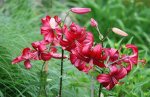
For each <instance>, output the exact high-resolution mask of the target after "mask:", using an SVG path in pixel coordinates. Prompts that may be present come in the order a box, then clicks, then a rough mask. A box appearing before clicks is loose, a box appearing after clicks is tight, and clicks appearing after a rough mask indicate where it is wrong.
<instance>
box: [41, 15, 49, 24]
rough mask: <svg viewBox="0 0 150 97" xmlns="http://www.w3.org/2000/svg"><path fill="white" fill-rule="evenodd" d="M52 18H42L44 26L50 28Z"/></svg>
mask: <svg viewBox="0 0 150 97" xmlns="http://www.w3.org/2000/svg"><path fill="white" fill-rule="evenodd" d="M50 19H51V17H50V16H46V17H45V18H42V19H41V21H42V24H43V26H49V21H50Z"/></svg>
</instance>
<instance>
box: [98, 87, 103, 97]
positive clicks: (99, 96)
mask: <svg viewBox="0 0 150 97" xmlns="http://www.w3.org/2000/svg"><path fill="white" fill-rule="evenodd" d="M101 92H102V84H100V85H99V93H98V97H101Z"/></svg>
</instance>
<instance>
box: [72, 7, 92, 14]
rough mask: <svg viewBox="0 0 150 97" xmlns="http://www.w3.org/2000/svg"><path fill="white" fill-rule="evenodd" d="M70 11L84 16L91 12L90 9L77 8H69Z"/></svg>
mask: <svg viewBox="0 0 150 97" xmlns="http://www.w3.org/2000/svg"><path fill="white" fill-rule="evenodd" d="M70 10H71V11H72V12H73V13H76V14H86V13H89V12H90V11H91V8H77V7H76V8H71V9H70Z"/></svg>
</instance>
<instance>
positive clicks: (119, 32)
mask: <svg viewBox="0 0 150 97" xmlns="http://www.w3.org/2000/svg"><path fill="white" fill-rule="evenodd" d="M112 31H113V32H114V33H116V34H118V35H121V36H128V34H127V33H126V32H124V31H122V30H120V29H119V28H115V27H114V28H112Z"/></svg>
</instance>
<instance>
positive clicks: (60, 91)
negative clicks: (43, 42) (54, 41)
mask: <svg viewBox="0 0 150 97" xmlns="http://www.w3.org/2000/svg"><path fill="white" fill-rule="evenodd" d="M61 52H62V58H61V72H60V75H61V76H60V82H59V95H58V97H62V80H63V79H62V78H63V59H64V58H63V56H64V50H63V49H62V51H61Z"/></svg>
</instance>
